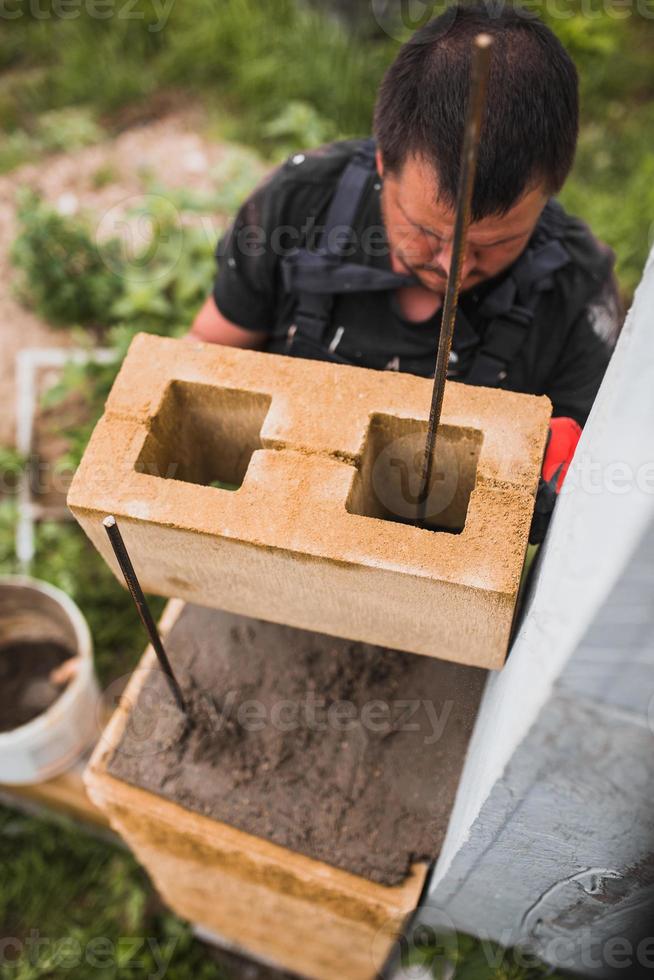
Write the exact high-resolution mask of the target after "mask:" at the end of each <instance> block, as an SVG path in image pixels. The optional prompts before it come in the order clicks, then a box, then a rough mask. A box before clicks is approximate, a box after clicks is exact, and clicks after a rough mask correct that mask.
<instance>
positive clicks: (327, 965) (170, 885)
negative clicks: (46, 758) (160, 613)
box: [84, 601, 427, 980]
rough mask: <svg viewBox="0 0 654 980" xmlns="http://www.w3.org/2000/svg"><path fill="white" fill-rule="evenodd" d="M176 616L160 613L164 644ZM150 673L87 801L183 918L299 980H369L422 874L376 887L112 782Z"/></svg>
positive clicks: (89, 782)
mask: <svg viewBox="0 0 654 980" xmlns="http://www.w3.org/2000/svg"><path fill="white" fill-rule="evenodd" d="M182 607H183V603H181V602H176V601H173V602H171V603H169V604H168V606H167V607H166V611H165V613H164V617H163V619H162V622H161V624H160V629H161V631H162V633H163V634H164V636H165V633H166V631H167V630H168V629H170V627H171V626H172V625H173V623H174V621H175V619H176V617H177V616H178V615H179V612H180V611H181V609H182ZM154 663H155V659H154V653H153V651H152V650H151V649H148V650H147V651H146V654H145V656H144V657H143V659H142V661H141V663H140V664H139V667H138V668H137V669H136V671H135V672H134V676H133V677H132V680H131V681H130V684H129V685H128V687H127V689H126V691H125V693H124V695H123V696H122V697H121V700H120V705H119V707H118V709H117V710H116V712H115V713H114V715H113V717H112V718H111V721H110V722H109V725H108V726H107V728H106V730H105V731H104V733H103V735H102V736H101V738H100V740H99V742H98V745H97V747H96V750H95V752H94V755H93V757H92V759H91V762H90V764H89V766H88V768H87V770H86V773H85V776H84V779H85V783H86V787H87V790H88V793H89V796H90V797H91V799H92V800H93V801H94V803H95V804H96V806H97V807H98V808H99V809H100V810H101V811H102V812H103V814H104V815H105V816H106V818H107V819H108V820H109V822H110V824H111V826H112V827H113V829H114V830H116V832H117V833H119V834H120V835H121V837H123V838H124V840H125V841H126V842H127V843H128V844H129V846H130V848H131V849H132V850H133V852H134V854H135V855H136V857H137V858H138V860H139V861H140V862H141V864H143V866H144V867H145V868H146V870H147V871H148V873H149V875H150V877H151V878H152V880H153V882H154V885H155V886H156V888H157V890H158V891H159V893H160V895H161V897H162V898H163V900H164V901H165V902H166V904H167V905H169V906H170V908H172V909H173V910H174V911H175V912H176V913H177V914H178V915H180V916H181V917H182V918H184V919H187V920H189V921H190V922H193V923H194V924H196V925H201V926H203V927H204V928H205V929H207V930H209V931H210V932H212V933H216V934H218V935H220V936H221V937H223V938H224V939H226V940H228V941H230V942H232V943H234V944H236V945H237V946H239V947H240V948H242V949H243V950H244V951H246V952H249V953H250V954H251V955H255V956H260V957H262V958H264V959H266V960H269V961H273V962H275V963H277V964H279V965H280V966H282V967H283V968H285V969H287V970H291V971H293V972H296V973H298V974H300V975H302V976H307V977H315V978H317V980H342V978H343V977H344V976H347V977H348V978H349V980H372V978H373V977H375V976H376V975H377V974H378V972H379V970H380V968H381V966H382V965H383V963H384V961H385V959H386V957H387V956H388V954H389V953H390V951H391V948H392V945H393V943H394V940H395V938H396V937H397V936H398V935H399V933H400V932H401V930H402V925H403V923H404V922H405V920H406V918H407V916H409V915H410V914H411V913H412V912H413V910H414V909H415V907H416V905H417V903H418V899H419V896H420V893H421V891H422V888H423V885H424V882H425V878H426V874H427V867H426V865H416V866H415V867H414V868H413V870H412V873H411V874H410V875H409V877H408V878H407V879H406V881H405V882H403V884H402V885H400V886H397V887H386V886H384V885H379V884H375V883H373V882H370V881H367V880H366V879H364V878H361V877H359V876H357V875H353V874H349V873H348V872H346V871H341V870H339V869H338V868H334V867H332V866H330V865H328V864H325V863H323V862H321V861H316V860H312V859H311V858H308V857H305V856H303V855H301V854H297V853H295V852H293V851H290V850H287V849H286V848H283V847H279V846H277V845H275V844H271V843H269V842H268V841H265V840H263V839H261V838H258V837H255V836H253V835H251V834H247V833H243V832H242V831H240V830H237V829H235V828H233V827H230V826H228V825H227V824H224V823H220V822H218V821H215V820H211V819H209V818H208V817H204V816H201V815H199V814H197V813H193V812H192V811H190V810H187V809H185V808H184V807H181V806H179V805H177V804H174V803H171V802H169V801H168V800H165V799H163V798H162V797H160V796H157V795H155V794H153V793H150V792H148V791H146V790H143V789H140V788H138V787H136V786H131V785H129V784H128V783H125V782H123V781H121V780H118V779H116V778H114V777H113V776H110V775H109V773H108V772H107V766H108V764H109V761H110V760H111V757H112V755H113V753H114V751H115V749H116V746H117V745H118V744H119V743H120V741H121V737H122V735H123V732H124V730H125V726H126V725H128V724H129V722H130V712H131V710H132V708H133V706H134V705H135V704H136V703H137V700H138V696H139V692H140V690H141V686H142V684H143V683H144V682H145V681H146V679H147V677H148V674H149V671H150V669H151V667H152V666H153V664H154Z"/></svg>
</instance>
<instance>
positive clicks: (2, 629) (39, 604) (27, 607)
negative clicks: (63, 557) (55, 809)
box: [0, 577, 99, 785]
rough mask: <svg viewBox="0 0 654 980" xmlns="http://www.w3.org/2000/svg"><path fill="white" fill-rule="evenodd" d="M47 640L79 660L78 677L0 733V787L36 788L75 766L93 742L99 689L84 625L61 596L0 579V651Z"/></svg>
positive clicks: (42, 586)
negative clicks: (40, 707) (46, 705)
mask: <svg viewBox="0 0 654 980" xmlns="http://www.w3.org/2000/svg"><path fill="white" fill-rule="evenodd" d="M44 640H49V641H52V642H54V643H61V644H62V645H63V646H65V647H67V648H68V649H70V651H71V656H72V655H77V656H78V657H79V660H80V663H79V667H78V670H77V673H76V674H75V676H74V677H73V678H72V680H71V681H70V682H69V684H68V686H67V687H66V688H65V689H64V691H63V692H62V694H61V696H60V697H59V698H58V699H57V700H56V701H55V702H54V703H53V704H52V705H50V707H49V708H48V709H47V711H45V712H43V714H41V715H39V716H38V717H36V718H34V719H33V720H32V721H30V722H28V723H27V724H26V725H21V726H20V727H19V728H15V729H14V730H13V731H11V732H2V733H0V783H10V784H12V783H13V784H14V785H17V784H26V783H40V782H42V781H43V780H45V779H51V778H52V777H53V776H56V775H59V773H62V772H64V771H65V770H66V769H69V768H70V767H71V766H72V765H74V763H75V762H77V760H78V759H79V758H80V757H81V756H82V755H84V753H85V752H86V750H87V749H88V748H89V747H90V746H91V745H92V743H93V742H94V741H95V740H96V739H97V736H98V728H97V717H98V715H97V708H98V699H99V690H98V684H97V681H96V678H95V672H94V669H93V644H92V641H91V634H90V632H89V628H88V625H87V623H86V620H85V619H84V617H83V616H82V614H81V612H80V611H79V609H78V608H77V606H76V605H75V603H74V602H73V601H72V599H70V598H69V597H68V596H67V595H65V593H63V592H61V591H60V589H56V588H54V587H53V586H52V585H48V584H46V583H45V582H38V581H36V580H35V579H31V578H26V577H10V578H3V579H0V646H4V645H6V644H8V643H14V642H21V641H33V642H39V641H44Z"/></svg>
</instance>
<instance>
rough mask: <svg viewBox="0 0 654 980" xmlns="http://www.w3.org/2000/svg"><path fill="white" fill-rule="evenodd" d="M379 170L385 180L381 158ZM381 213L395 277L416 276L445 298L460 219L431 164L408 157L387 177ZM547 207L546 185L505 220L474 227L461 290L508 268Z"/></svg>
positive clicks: (529, 194) (527, 196) (487, 220)
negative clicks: (441, 195) (440, 191)
mask: <svg viewBox="0 0 654 980" xmlns="http://www.w3.org/2000/svg"><path fill="white" fill-rule="evenodd" d="M377 166H378V168H379V172H380V174H382V176H383V166H382V162H381V158H380V156H379V154H378V157H377ZM381 198H382V214H383V217H384V224H385V225H386V234H387V236H388V240H389V244H390V248H391V262H392V267H393V269H394V271H395V272H398V273H404V274H406V273H407V272H409V273H413V274H415V275H416V276H417V277H418V278H419V279H420V281H421V283H422V284H423V286H425V287H426V288H427V289H429V290H431V291H432V292H435V293H438V294H440V295H441V296H444V295H445V287H446V284H447V276H448V273H449V269H450V263H451V261H452V236H453V234H454V222H455V214H454V211H452V210H451V209H450V208H448V207H446V206H445V205H444V204H443V203H440V202H439V201H438V177H437V175H436V173H435V171H434V169H433V167H431V166H430V165H429V164H428V163H426V161H424V160H422V159H421V158H419V157H409V158H407V160H406V162H405V164H404V167H403V169H402V171H401V173H399V174H397V175H393V174H388V175H386V177H385V179H384V186H383V189H382V195H381ZM546 202H547V195H546V193H545V191H544V188H543V187H542V186H539V187H536V188H534V189H531V190H529V191H527V192H526V193H525V194H523V196H522V197H521V198H520V199H519V201H518V202H517V203H516V204H515V205H514V207H512V208H511V210H510V211H508V212H507V213H506V214H504V215H502V216H501V217H489V218H483V219H482V220H481V221H477V222H475V223H474V224H471V225H470V230H469V233H468V245H467V249H466V254H465V258H464V262H463V268H462V278H461V288H462V289H463V290H466V289H472V288H473V287H474V286H476V285H477V284H478V283H480V282H483V281H484V280H486V279H492V278H493V276H496V275H498V274H499V273H500V272H502V271H503V270H504V269H506V268H508V267H509V266H510V265H511V264H512V263H513V262H515V260H516V259H517V257H518V256H519V255H520V253H521V252H522V251H523V250H524V248H525V246H526V245H527V242H528V241H529V239H530V237H531V234H532V232H533V230H534V228H535V226H536V222H537V221H538V218H539V217H540V214H541V211H542V210H543V208H544V207H545V204H546Z"/></svg>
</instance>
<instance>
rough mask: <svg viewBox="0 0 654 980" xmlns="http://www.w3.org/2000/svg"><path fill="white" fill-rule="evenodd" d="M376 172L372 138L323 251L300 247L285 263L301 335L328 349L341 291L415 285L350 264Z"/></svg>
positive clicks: (330, 217)
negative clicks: (349, 253)
mask: <svg viewBox="0 0 654 980" xmlns="http://www.w3.org/2000/svg"><path fill="white" fill-rule="evenodd" d="M374 172H375V143H374V140H366V141H365V142H364V143H363V144H362V145H361V147H360V148H359V149H358V150H357V152H356V153H355V155H354V156H353V157H352V160H351V161H350V162H349V163H348V165H347V166H346V167H345V170H344V171H343V173H342V175H341V178H340V180H339V182H338V185H337V187H336V191H335V193H334V196H333V198H332V200H331V202H330V205H329V210H328V212H327V217H326V220H325V226H324V229H323V232H322V234H321V237H320V241H319V243H318V247H317V249H315V250H313V251H310V250H309V249H306V248H303V249H297V250H295V251H294V252H293V253H292V254H291V255H288V256H286V257H285V258H284V259H282V263H281V266H282V275H283V281H284V288H285V289H286V291H287V292H289V293H293V294H295V295H296V296H297V297H298V302H297V306H296V309H295V316H294V322H295V328H296V333H297V334H301V335H302V336H304V337H306V338H307V339H309V340H311V341H312V342H313V343H314V344H317V345H319V346H320V345H322V343H323V341H324V338H325V332H326V330H327V327H328V326H329V323H330V320H331V313H332V307H333V305H334V296H335V295H337V294H339V293H348V292H368V291H371V290H387V289H398V288H400V287H401V286H403V285H408V284H409V283H413V282H414V280H413V279H412V278H411V277H407V276H398V275H396V274H395V273H393V272H387V271H385V270H383V269H374V268H370V267H368V266H365V265H357V264H356V263H353V262H347V261H345V260H344V253H345V251H346V249H347V248H348V246H349V244H350V241H351V231H352V226H353V223H354V218H355V216H356V213H357V209H358V207H359V204H360V202H361V199H362V197H363V194H364V191H365V188H366V185H367V183H368V181H369V179H370V176H371V174H373V173H374Z"/></svg>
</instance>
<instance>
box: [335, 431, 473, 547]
mask: <svg viewBox="0 0 654 980" xmlns="http://www.w3.org/2000/svg"><path fill="white" fill-rule="evenodd" d="M426 438H427V423H426V422H420V421H417V420H415V419H400V418H395V417H394V416H391V415H373V416H372V418H371V421H370V427H369V429H368V433H367V436H366V442H365V445H364V449H363V455H362V458H361V465H360V467H359V469H358V471H357V474H356V476H355V478H354V482H353V484H352V489H351V492H350V496H349V499H348V501H347V504H346V508H347V510H348V512H349V513H350V514H358V515H360V516H362V517H372V518H376V519H377V520H382V521H394V522H396V523H400V524H415V523H416V521H417V520H418V515H419V505H418V496H419V493H420V479H421V474H422V461H423V454H424V447H425V441H426ZM482 442H483V434H482V432H480V431H479V430H478V429H468V428H462V427H458V426H448V425H441V426H440V428H439V433H438V438H437V440H436V450H435V454H434V468H433V473H432V479H431V481H430V489H429V495H428V498H427V507H426V515H425V516H426V520H425V526H426V528H427V529H429V530H431V531H445V532H447V533H450V534H460V533H461V531H463V529H464V527H465V523H466V517H467V514H468V505H469V503H470V494H471V493H472V491H473V490H474V488H475V483H476V480H477V466H478V463H479V454H480V452H481V446H482Z"/></svg>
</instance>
